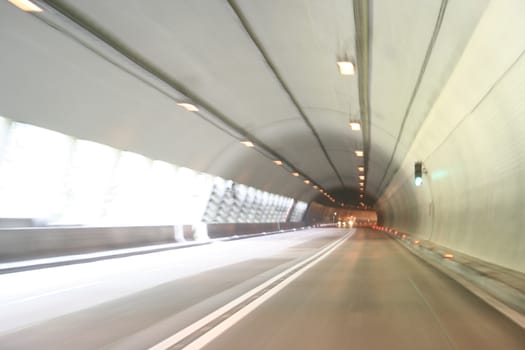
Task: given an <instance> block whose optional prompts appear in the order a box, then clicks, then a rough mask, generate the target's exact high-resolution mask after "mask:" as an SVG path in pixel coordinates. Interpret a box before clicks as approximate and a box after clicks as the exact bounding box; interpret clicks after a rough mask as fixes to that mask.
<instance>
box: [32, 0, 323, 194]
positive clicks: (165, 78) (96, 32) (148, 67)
mask: <svg viewBox="0 0 525 350" xmlns="http://www.w3.org/2000/svg"><path fill="white" fill-rule="evenodd" d="M40 2H42V3H45V4H47V5H48V6H49V7H51V8H53V9H54V10H55V11H56V12H57V13H58V14H60V15H61V16H64V17H66V18H68V19H69V20H70V21H72V22H73V23H75V24H76V25H77V26H79V27H80V28H82V29H83V30H84V31H85V32H87V33H88V34H89V35H91V36H93V37H95V38H96V39H97V40H99V41H100V42H102V43H104V44H105V45H107V46H108V47H110V48H112V49H113V50H114V51H115V52H116V53H118V54H119V55H121V56H122V57H124V58H125V59H127V60H129V61H130V62H131V63H132V64H133V65H135V66H136V67H138V68H139V69H141V70H143V71H144V72H146V73H148V74H149V75H151V76H152V77H153V78H154V79H157V80H159V81H161V82H162V83H164V84H166V85H168V86H169V87H170V88H172V89H173V90H174V91H176V92H178V93H180V94H182V95H185V96H186V97H188V98H189V99H191V100H193V102H195V103H196V104H198V105H200V106H202V107H203V108H204V109H206V110H207V111H208V112H210V114H211V116H212V117H213V118H214V119H217V120H218V121H220V123H222V124H224V125H225V126H226V127H227V128H229V129H231V130H234V131H235V132H236V133H238V134H239V135H240V136H243V137H245V138H247V139H249V140H251V141H253V142H254V143H255V145H256V146H258V147H259V148H261V149H262V150H264V152H265V153H267V154H269V155H271V156H273V157H274V158H276V159H272V158H270V157H266V158H268V159H270V160H282V161H283V163H285V164H287V165H288V167H289V168H291V170H293V171H297V172H300V173H301V175H303V177H305V178H306V179H309V180H311V181H312V182H313V183H315V184H317V185H319V186H321V187H324V186H322V185H321V183H320V182H319V181H317V180H315V179H314V178H313V177H311V176H308V175H307V174H306V172H304V171H302V170H301V169H300V168H298V167H297V166H295V165H294V164H293V163H292V162H290V161H289V160H287V159H286V158H285V157H283V156H282V155H281V154H279V153H278V152H276V151H274V150H273V149H272V148H270V147H268V146H267V145H266V144H265V143H264V142H262V141H260V140H259V139H258V138H257V137H255V136H254V135H253V134H251V133H250V132H248V131H247V130H245V129H244V128H242V127H240V126H238V125H237V124H236V123H234V122H232V121H231V120H230V119H229V118H227V117H226V116H224V115H223V114H222V113H221V112H219V111H218V110H216V109H215V108H214V107H212V106H211V105H210V104H209V103H208V102H206V101H205V100H204V99H202V98H200V97H198V96H197V95H195V94H194V93H193V92H191V91H190V90H188V89H187V88H186V87H185V86H184V85H182V84H181V83H179V82H178V81H176V80H175V79H173V78H171V77H169V75H168V74H166V73H163V72H161V71H160V70H159V69H157V68H155V67H154V66H153V65H152V64H150V63H149V62H146V60H145V59H143V58H139V56H138V55H136V54H133V53H132V50H130V49H129V48H127V47H126V46H125V45H123V44H121V43H119V41H118V40H117V39H115V38H113V37H112V36H111V35H109V34H108V33H106V32H105V31H104V30H101V29H100V28H98V27H97V26H96V25H94V24H93V23H90V22H89V21H87V20H85V19H83V18H82V17H81V16H80V15H78V14H75V13H74V11H71V10H70V9H68V8H66V7H64V6H63V5H61V4H58V3H56V2H55V1H53V0H40ZM33 15H34V16H35V17H37V18H38V19H39V20H41V21H42V22H44V23H46V24H47V25H49V26H51V27H52V28H54V29H55V30H57V31H59V32H60V33H62V34H64V35H66V36H67V37H69V38H71V39H73V40H75V41H76V42H77V43H79V44H80V45H82V46H83V47H85V48H87V49H89V50H90V51H92V52H93V53H95V54H97V55H98V56H100V57H101V58H103V59H104V60H106V61H108V62H110V63H111V64H113V65H114V66H116V67H118V68H119V69H121V70H123V71H124V72H126V73H128V74H130V75H132V76H134V77H135V78H137V79H138V80H140V81H141V82H143V83H145V84H147V85H148V86H150V87H151V88H153V89H155V90H157V91H158V92H160V93H162V94H163V95H165V96H166V97H168V98H170V99H171V100H174V101H175V102H180V101H177V100H176V98H175V97H174V96H172V95H170V94H169V93H168V92H166V91H163V89H162V88H160V87H158V86H155V85H154V84H153V83H151V82H149V81H148V80H147V79H146V78H143V77H140V76H139V75H137V74H136V73H134V72H132V71H131V70H130V69H128V68H126V67H124V66H123V65H120V64H118V62H116V61H115V60H113V59H110V58H109V57H108V56H107V55H104V53H102V52H100V51H98V50H97V49H96V48H94V47H92V46H91V45H90V44H89V43H86V42H84V41H82V40H80V39H79V38H77V37H76V36H75V35H73V34H71V33H69V32H67V31H64V30H63V29H62V28H60V27H59V26H57V25H56V24H55V23H53V22H52V21H51V20H48V19H47V18H44V17H42V16H41V15H40V14H33ZM109 38H111V40H110V39H109ZM195 114H196V115H197V116H199V118H201V119H203V120H205V121H207V122H208V123H210V124H211V125H213V126H214V127H215V128H217V129H219V130H220V131H222V132H224V133H225V134H227V135H228V136H230V137H232V138H234V139H237V140H239V138H238V137H236V136H235V135H234V133H232V132H230V131H228V130H226V129H225V128H224V127H223V126H221V125H218V124H216V123H215V122H214V121H212V120H210V118H207V117H205V116H204V115H203V114H202V113H199V112H197V113H195ZM239 141H240V140H239ZM258 153H260V154H262V155H263V156H264V154H263V153H262V152H260V151H259V150H258Z"/></svg>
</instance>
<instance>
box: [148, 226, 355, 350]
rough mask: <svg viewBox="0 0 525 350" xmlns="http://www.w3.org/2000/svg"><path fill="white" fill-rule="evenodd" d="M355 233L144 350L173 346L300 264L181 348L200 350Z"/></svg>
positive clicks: (163, 349) (160, 349)
mask: <svg viewBox="0 0 525 350" xmlns="http://www.w3.org/2000/svg"><path fill="white" fill-rule="evenodd" d="M354 233H355V229H352V230H351V231H349V232H348V233H347V234H345V235H344V236H343V237H341V238H340V239H338V240H337V241H335V242H333V243H330V244H329V245H328V246H326V247H325V248H323V249H322V250H321V251H319V252H317V253H316V254H314V255H313V256H311V257H309V258H307V259H305V260H303V261H301V262H299V263H297V264H295V265H294V266H292V267H290V268H288V269H287V270H285V271H283V272H281V273H280V274H278V275H276V276H274V277H272V278H270V279H269V280H267V281H266V282H264V283H262V284H260V285H259V286H257V287H255V288H254V289H252V290H250V291H248V292H246V293H245V294H243V295H241V296H240V297H238V298H237V299H234V300H232V301H230V302H229V303H228V304H226V305H224V306H222V307H220V308H218V309H217V310H215V311H213V312H212V313H210V314H208V315H207V316H204V317H203V318H201V319H200V320H198V321H197V322H195V323H193V324H191V325H189V326H188V327H186V328H184V329H182V330H181V331H179V332H177V333H175V334H174V335H172V336H171V337H169V338H167V339H165V340H163V341H161V342H160V343H158V344H156V345H154V346H152V347H150V348H149V349H148V350H165V349H168V348H170V347H172V346H173V345H175V344H177V343H178V342H180V341H181V340H183V339H184V338H186V337H187V336H189V335H191V334H192V333H194V332H196V331H197V330H199V329H201V328H202V327H204V326H206V325H207V324H208V323H210V322H211V321H213V320H215V319H217V318H218V317H219V316H221V315H223V314H224V313H226V312H228V311H229V310H231V309H233V308H235V307H236V306H238V305H240V304H242V303H243V302H244V301H246V300H248V299H250V298H251V297H252V296H254V295H255V294H257V293H259V292H260V291H261V290H263V289H265V288H267V287H268V286H270V285H272V284H273V283H275V282H276V281H278V280H279V279H281V278H282V277H283V276H286V275H287V274H289V273H290V272H292V271H293V270H295V269H297V268H299V267H301V266H303V267H302V268H301V269H300V270H298V271H296V272H295V273H294V274H293V275H291V276H289V277H288V278H286V279H285V280H284V281H282V282H281V283H279V284H278V285H276V286H275V287H273V289H270V290H269V291H267V292H266V293H265V294H263V295H262V296H261V297H259V298H257V299H255V300H254V301H252V302H251V303H250V304H248V305H246V306H245V307H244V308H242V309H241V310H239V311H237V312H236V313H235V314H233V315H232V316H231V317H229V318H228V319H226V320H224V321H223V322H221V323H220V324H219V325H218V326H216V327H215V328H213V329H212V330H211V331H210V332H208V333H206V334H204V335H203V336H201V337H199V338H197V339H196V340H195V341H194V342H192V343H191V344H189V345H188V346H186V347H185V349H200V348H201V347H202V346H204V345H206V344H207V343H209V342H210V341H211V340H213V339H214V338H216V337H217V336H219V335H220V334H221V333H223V332H224V331H226V329H228V328H229V327H231V326H232V325H234V324H235V323H236V322H238V321H239V320H240V319H242V318H243V317H244V316H246V315H247V314H249V313H250V312H251V311H253V310H254V309H255V308H256V307H258V306H259V305H261V304H262V303H263V302H264V301H266V300H267V299H269V298H270V297H272V296H273V295H275V294H276V293H277V292H278V291H280V290H281V289H282V288H284V287H285V286H287V285H288V284H289V283H291V282H292V281H293V280H294V279H296V278H297V277H299V276H300V275H301V274H303V273H304V272H305V271H306V270H308V269H309V268H311V267H312V266H313V265H315V264H316V263H318V262H319V261H321V260H322V259H324V258H325V257H326V256H327V255H329V254H330V253H332V252H333V251H334V250H335V249H337V248H338V247H339V246H340V245H341V244H343V243H344V242H345V241H346V240H347V239H348V238H349V237H351V236H352V235H353V234H354Z"/></svg>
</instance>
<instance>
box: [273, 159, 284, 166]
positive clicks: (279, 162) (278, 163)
mask: <svg viewBox="0 0 525 350" xmlns="http://www.w3.org/2000/svg"><path fill="white" fill-rule="evenodd" d="M273 162H274V163H275V165H283V162H282V161H280V160H274V161H273Z"/></svg>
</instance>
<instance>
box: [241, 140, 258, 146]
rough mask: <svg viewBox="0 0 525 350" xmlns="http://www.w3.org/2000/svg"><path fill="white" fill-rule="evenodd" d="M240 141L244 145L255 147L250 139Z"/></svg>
mask: <svg viewBox="0 0 525 350" xmlns="http://www.w3.org/2000/svg"><path fill="white" fill-rule="evenodd" d="M241 143H242V144H243V145H245V146H246V147H255V146H254V144H253V143H252V142H251V141H241Z"/></svg>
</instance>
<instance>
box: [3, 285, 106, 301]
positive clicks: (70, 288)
mask: <svg viewBox="0 0 525 350" xmlns="http://www.w3.org/2000/svg"><path fill="white" fill-rule="evenodd" d="M99 283H100V282H99V281H96V282H90V283H84V284H80V285H78V286H74V287H69V288H62V289H57V290H53V291H51V292H47V293H43V294H38V295H33V296H30V297H27V298H23V299H17V300H13V301H10V302H8V303H5V304H3V305H5V306H7V305H14V304H20V303H25V302H28V301H31V300H35V299H40V298H43V297H48V296H51V295H55V294H60V293H65V292H69V291H71V290H75V289H81V288H85V287H90V286H94V285H97V284H99Z"/></svg>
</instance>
